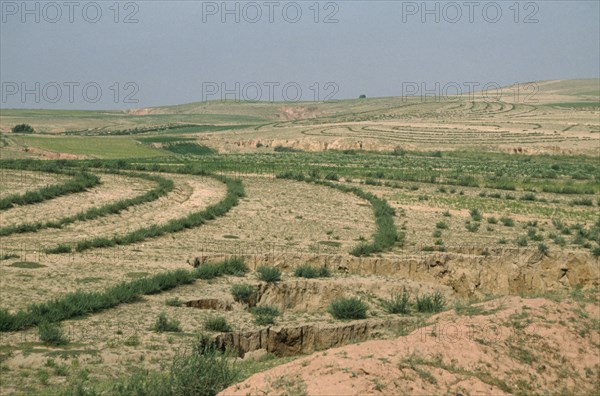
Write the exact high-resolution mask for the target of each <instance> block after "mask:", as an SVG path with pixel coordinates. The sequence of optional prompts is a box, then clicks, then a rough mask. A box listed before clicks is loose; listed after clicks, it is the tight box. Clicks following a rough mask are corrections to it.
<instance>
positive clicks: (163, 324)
mask: <svg viewBox="0 0 600 396" xmlns="http://www.w3.org/2000/svg"><path fill="white" fill-rule="evenodd" d="M152 330H154V331H156V332H157V333H165V332H168V333H178V332H180V331H181V328H180V327H179V321H178V320H175V319H169V318H167V314H166V313H164V312H161V313H160V314H159V315H158V318H156V322H154V326H153V327H152Z"/></svg>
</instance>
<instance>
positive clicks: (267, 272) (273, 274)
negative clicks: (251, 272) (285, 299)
mask: <svg viewBox="0 0 600 396" xmlns="http://www.w3.org/2000/svg"><path fill="white" fill-rule="evenodd" d="M256 272H257V274H258V279H260V280H261V281H264V282H279V281H280V280H281V271H280V270H279V268H275V267H269V266H260V267H258V268H257V269H256Z"/></svg>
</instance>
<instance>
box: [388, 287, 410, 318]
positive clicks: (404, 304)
mask: <svg viewBox="0 0 600 396" xmlns="http://www.w3.org/2000/svg"><path fill="white" fill-rule="evenodd" d="M409 299H410V294H409V293H408V292H407V291H406V289H404V290H403V291H402V294H393V295H392V297H391V299H389V300H383V309H385V310H386V312H388V313H391V314H407V313H409V312H410V306H409Z"/></svg>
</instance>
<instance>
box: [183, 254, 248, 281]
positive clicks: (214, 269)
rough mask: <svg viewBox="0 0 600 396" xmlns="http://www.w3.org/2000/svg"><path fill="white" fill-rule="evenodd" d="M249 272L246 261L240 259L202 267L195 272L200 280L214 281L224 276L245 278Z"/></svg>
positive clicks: (233, 258) (236, 258)
mask: <svg viewBox="0 0 600 396" xmlns="http://www.w3.org/2000/svg"><path fill="white" fill-rule="evenodd" d="M248 271H249V269H248V266H246V264H245V263H244V260H243V259H242V258H239V257H232V258H229V259H227V260H225V261H222V262H220V263H218V264H207V265H202V266H200V267H198V268H196V270H195V274H196V277H198V278H199V279H205V280H207V279H213V278H217V277H219V276H223V275H235V276H243V275H244V274H245V273H247V272H248Z"/></svg>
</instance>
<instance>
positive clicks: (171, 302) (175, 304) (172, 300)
mask: <svg viewBox="0 0 600 396" xmlns="http://www.w3.org/2000/svg"><path fill="white" fill-rule="evenodd" d="M165 304H166V305H168V306H170V307H180V306H181V304H183V301H181V300H180V299H179V297H173V298H168V299H167V300H165Z"/></svg>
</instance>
